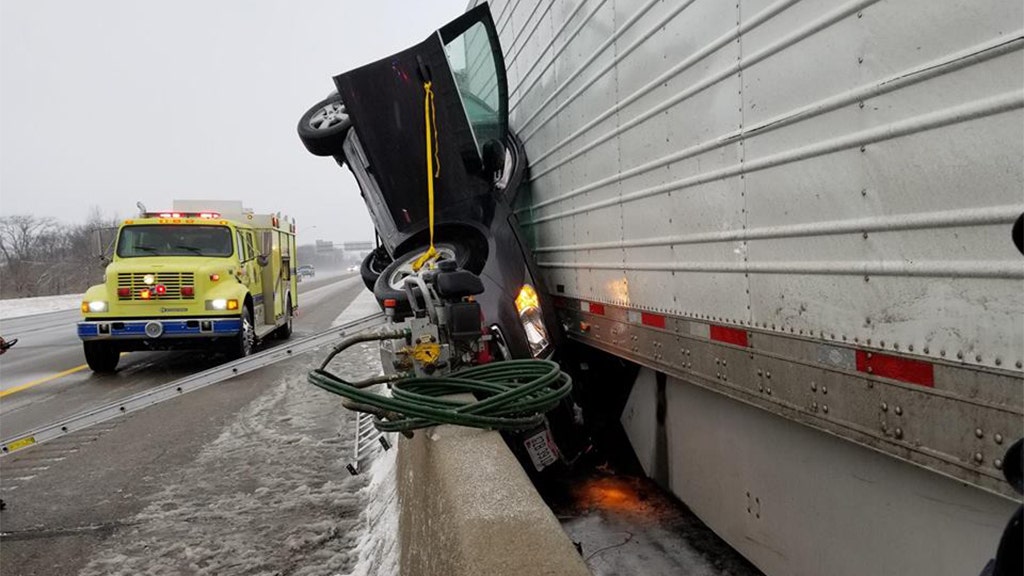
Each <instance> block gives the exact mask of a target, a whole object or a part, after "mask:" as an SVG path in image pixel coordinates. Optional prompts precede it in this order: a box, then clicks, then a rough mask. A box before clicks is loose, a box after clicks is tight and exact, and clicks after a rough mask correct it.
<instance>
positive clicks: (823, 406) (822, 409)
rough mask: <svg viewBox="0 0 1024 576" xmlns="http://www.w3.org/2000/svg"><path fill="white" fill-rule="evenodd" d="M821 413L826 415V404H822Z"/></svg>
mask: <svg viewBox="0 0 1024 576" xmlns="http://www.w3.org/2000/svg"><path fill="white" fill-rule="evenodd" d="M821 411H822V412H824V413H825V414H828V404H822V405H821Z"/></svg>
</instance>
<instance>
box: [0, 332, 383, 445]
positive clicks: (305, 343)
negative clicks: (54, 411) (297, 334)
mask: <svg viewBox="0 0 1024 576" xmlns="http://www.w3.org/2000/svg"><path fill="white" fill-rule="evenodd" d="M383 323H384V314H383V313H378V314H373V315H371V316H366V317H364V318H360V319H358V320H353V321H352V322H347V323H345V324H341V325H339V326H333V327H331V328H330V329H328V330H325V331H323V332H320V333H319V334H314V335H312V336H307V337H305V338H298V339H295V340H291V341H289V342H287V343H285V344H282V345H280V346H275V347H274V348H271V349H269V350H264V351H262V352H257V353H256V354H253V355H251V356H247V357H245V358H240V359H238V360H234V361H231V362H227V363H225V364H221V365H220V366H215V367H213V368H210V369H209V370H204V371H202V372H197V373H195V374H192V375H190V376H186V377H184V378H180V379H178V380H175V381H173V382H170V383H168V384H164V385H162V386H158V387H156V388H153V389H152V390H146V391H145V392H140V393H138V394H135V395H133V396H129V397H127V398H122V399H120V400H116V401H114V402H111V403H109V404H106V405H103V406H100V407H98V408H93V409H90V410H86V411H84V412H79V413H78V414H75V415H73V416H69V417H67V418H63V419H61V420H58V421H57V422H53V423H52V424H47V425H45V426H41V427H39V428H36V429H34V430H32V431H30V432H28V433H25V434H20V435H18V436H15V437H12V438H8V439H5V440H3V441H2V442H0V457H2V456H6V455H8V454H11V453H13V452H16V451H18V450H21V449H24V448H28V447H29V446H35V445H36V444H42V443H44V442H48V441H50V440H53V439H55V438H59V437H61V436H64V435H67V434H70V433H72V432H77V431H79V430H84V429H86V428H88V427H90V426H94V425H96V424H99V423H100V422H105V421H107V420H111V419H113V418H117V417H118V416H124V415H126V414H131V413H132V412H136V411H139V410H142V409H144V408H147V407H149V406H152V405H154V404H159V403H160V402H164V401H167V400H171V399H173V398H177V397H178V396H181V395H182V394H186V393H188V392H193V391H195V390H199V389H201V388H205V387H207V386H209V385H211V384H216V383H218V382H223V381H224V380H228V379H230V378H234V377H235V376H239V375H241V374H245V373H247V372H252V371H253V370H258V369H260V368H263V367H266V366H270V365H271V364H276V363H278V362H280V361H282V360H287V359H288V358H291V357H293V356H297V355H299V354H305V353H306V352H312V351H314V350H316V349H317V348H320V347H321V346H329V345H331V344H333V343H334V342H335V341H337V340H338V339H340V338H342V337H344V336H350V335H352V334H355V333H357V332H362V331H363V330H367V329H370V328H374V327H376V326H379V325H381V324H383ZM372 426H373V425H372V423H371V424H370V428H371V429H372ZM356 439H357V442H356V446H357V456H358V454H359V452H358V446H359V441H358V440H359V436H358V434H357V438H356ZM374 440H377V438H374ZM385 442H386V440H385ZM365 452H366V450H364V451H363V453H365ZM357 462H358V460H357Z"/></svg>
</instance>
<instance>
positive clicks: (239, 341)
mask: <svg viewBox="0 0 1024 576" xmlns="http://www.w3.org/2000/svg"><path fill="white" fill-rule="evenodd" d="M255 347H256V328H255V327H254V326H253V325H252V308H250V307H249V305H248V304H246V305H245V307H244V308H243V309H242V329H241V330H239V331H238V335H237V336H235V339H234V342H233V343H232V344H231V350H230V354H231V357H232V358H244V357H246V356H248V355H249V354H252V350H253V348H255Z"/></svg>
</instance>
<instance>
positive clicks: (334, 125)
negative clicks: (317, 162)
mask: <svg viewBox="0 0 1024 576" xmlns="http://www.w3.org/2000/svg"><path fill="white" fill-rule="evenodd" d="M351 127H352V119H351V118H350V117H349V115H348V114H347V113H346V112H345V104H344V103H342V101H341V98H339V97H337V96H333V97H331V98H328V99H326V100H324V101H322V102H319V103H317V105H316V106H313V107H312V108H310V109H309V110H307V111H306V113H305V114H303V115H302V118H300V119H299V127H298V130H299V139H300V140H302V144H303V145H304V146H305V147H306V150H309V152H310V153H311V154H313V155H315V156H335V157H339V156H340V157H344V154H345V153H344V152H343V151H342V148H341V145H342V144H343V143H344V142H345V136H346V134H348V129H349V128H351Z"/></svg>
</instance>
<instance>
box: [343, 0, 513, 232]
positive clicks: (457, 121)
mask: <svg viewBox="0 0 1024 576" xmlns="http://www.w3.org/2000/svg"><path fill="white" fill-rule="evenodd" d="M334 82H335V85H336V86H337V89H338V93H339V95H340V96H341V99H342V100H343V101H344V102H345V106H346V109H347V111H348V114H349V115H350V116H351V119H352V125H353V128H354V129H355V132H356V135H357V137H358V140H359V143H360V149H361V152H362V157H361V158H359V161H360V163H362V164H365V165H364V166H360V167H359V168H358V169H357V168H356V167H353V170H356V171H357V176H362V177H364V178H372V179H373V185H371V186H364V187H363V189H364V193H367V192H366V191H367V190H369V193H370V194H373V195H376V194H379V195H380V196H381V197H380V198H379V199H378V198H373V199H368V203H369V204H371V206H372V205H373V204H374V203H378V202H379V204H383V205H384V206H386V209H385V210H379V211H373V212H374V216H375V220H378V221H377V222H375V224H376V225H377V228H378V230H379V231H380V233H381V235H382V238H384V239H385V240H387V239H390V238H392V237H393V236H394V235H395V233H397V234H399V235H407V234H409V233H412V232H414V231H416V230H419V229H422V228H423V227H425V225H426V222H427V218H428V203H427V186H426V181H427V162H426V150H427V138H428V134H429V137H430V138H431V139H432V142H431V147H432V149H433V150H432V155H433V159H432V163H433V168H434V172H435V182H434V187H435V209H436V210H437V211H438V212H439V213H441V212H443V211H444V210H445V209H446V208H450V207H454V206H459V205H473V204H479V197H481V196H487V195H490V193H491V192H492V190H493V182H492V174H489V173H486V172H485V171H484V170H483V167H484V161H483V158H484V153H485V148H486V146H487V145H488V142H491V141H496V142H498V143H501V144H502V149H504V141H505V138H506V135H507V132H508V86H507V83H506V77H505V64H504V60H503V58H502V52H501V45H500V43H499V42H498V34H497V31H496V30H495V28H494V21H493V20H492V18H491V13H490V9H489V7H488V5H487V4H481V5H479V6H477V7H475V8H473V9H472V10H470V11H468V12H466V13H465V14H463V15H462V16H460V17H459V18H457V19H455V20H453V21H452V22H450V23H449V24H447V25H445V26H444V27H443V28H441V29H439V30H437V31H436V32H434V33H433V34H431V35H430V36H429V37H428V38H427V39H426V40H424V41H423V42H421V43H419V44H417V45H416V46H413V47H412V48H409V49H407V50H404V51H402V52H399V53H397V54H394V55H392V56H389V57H387V58H384V59H381V60H378V61H377V62H373V63H371V64H368V65H366V66H363V67H360V68H357V69H355V70H351V71H349V72H345V73H343V74H340V75H338V76H336V77H335V78H334ZM428 83H429V84H428ZM428 86H429V92H428ZM430 94H432V95H433V101H432V102H431V100H430ZM428 118H429V120H430V122H431V124H432V126H433V129H432V130H430V131H428V127H427V121H428Z"/></svg>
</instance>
